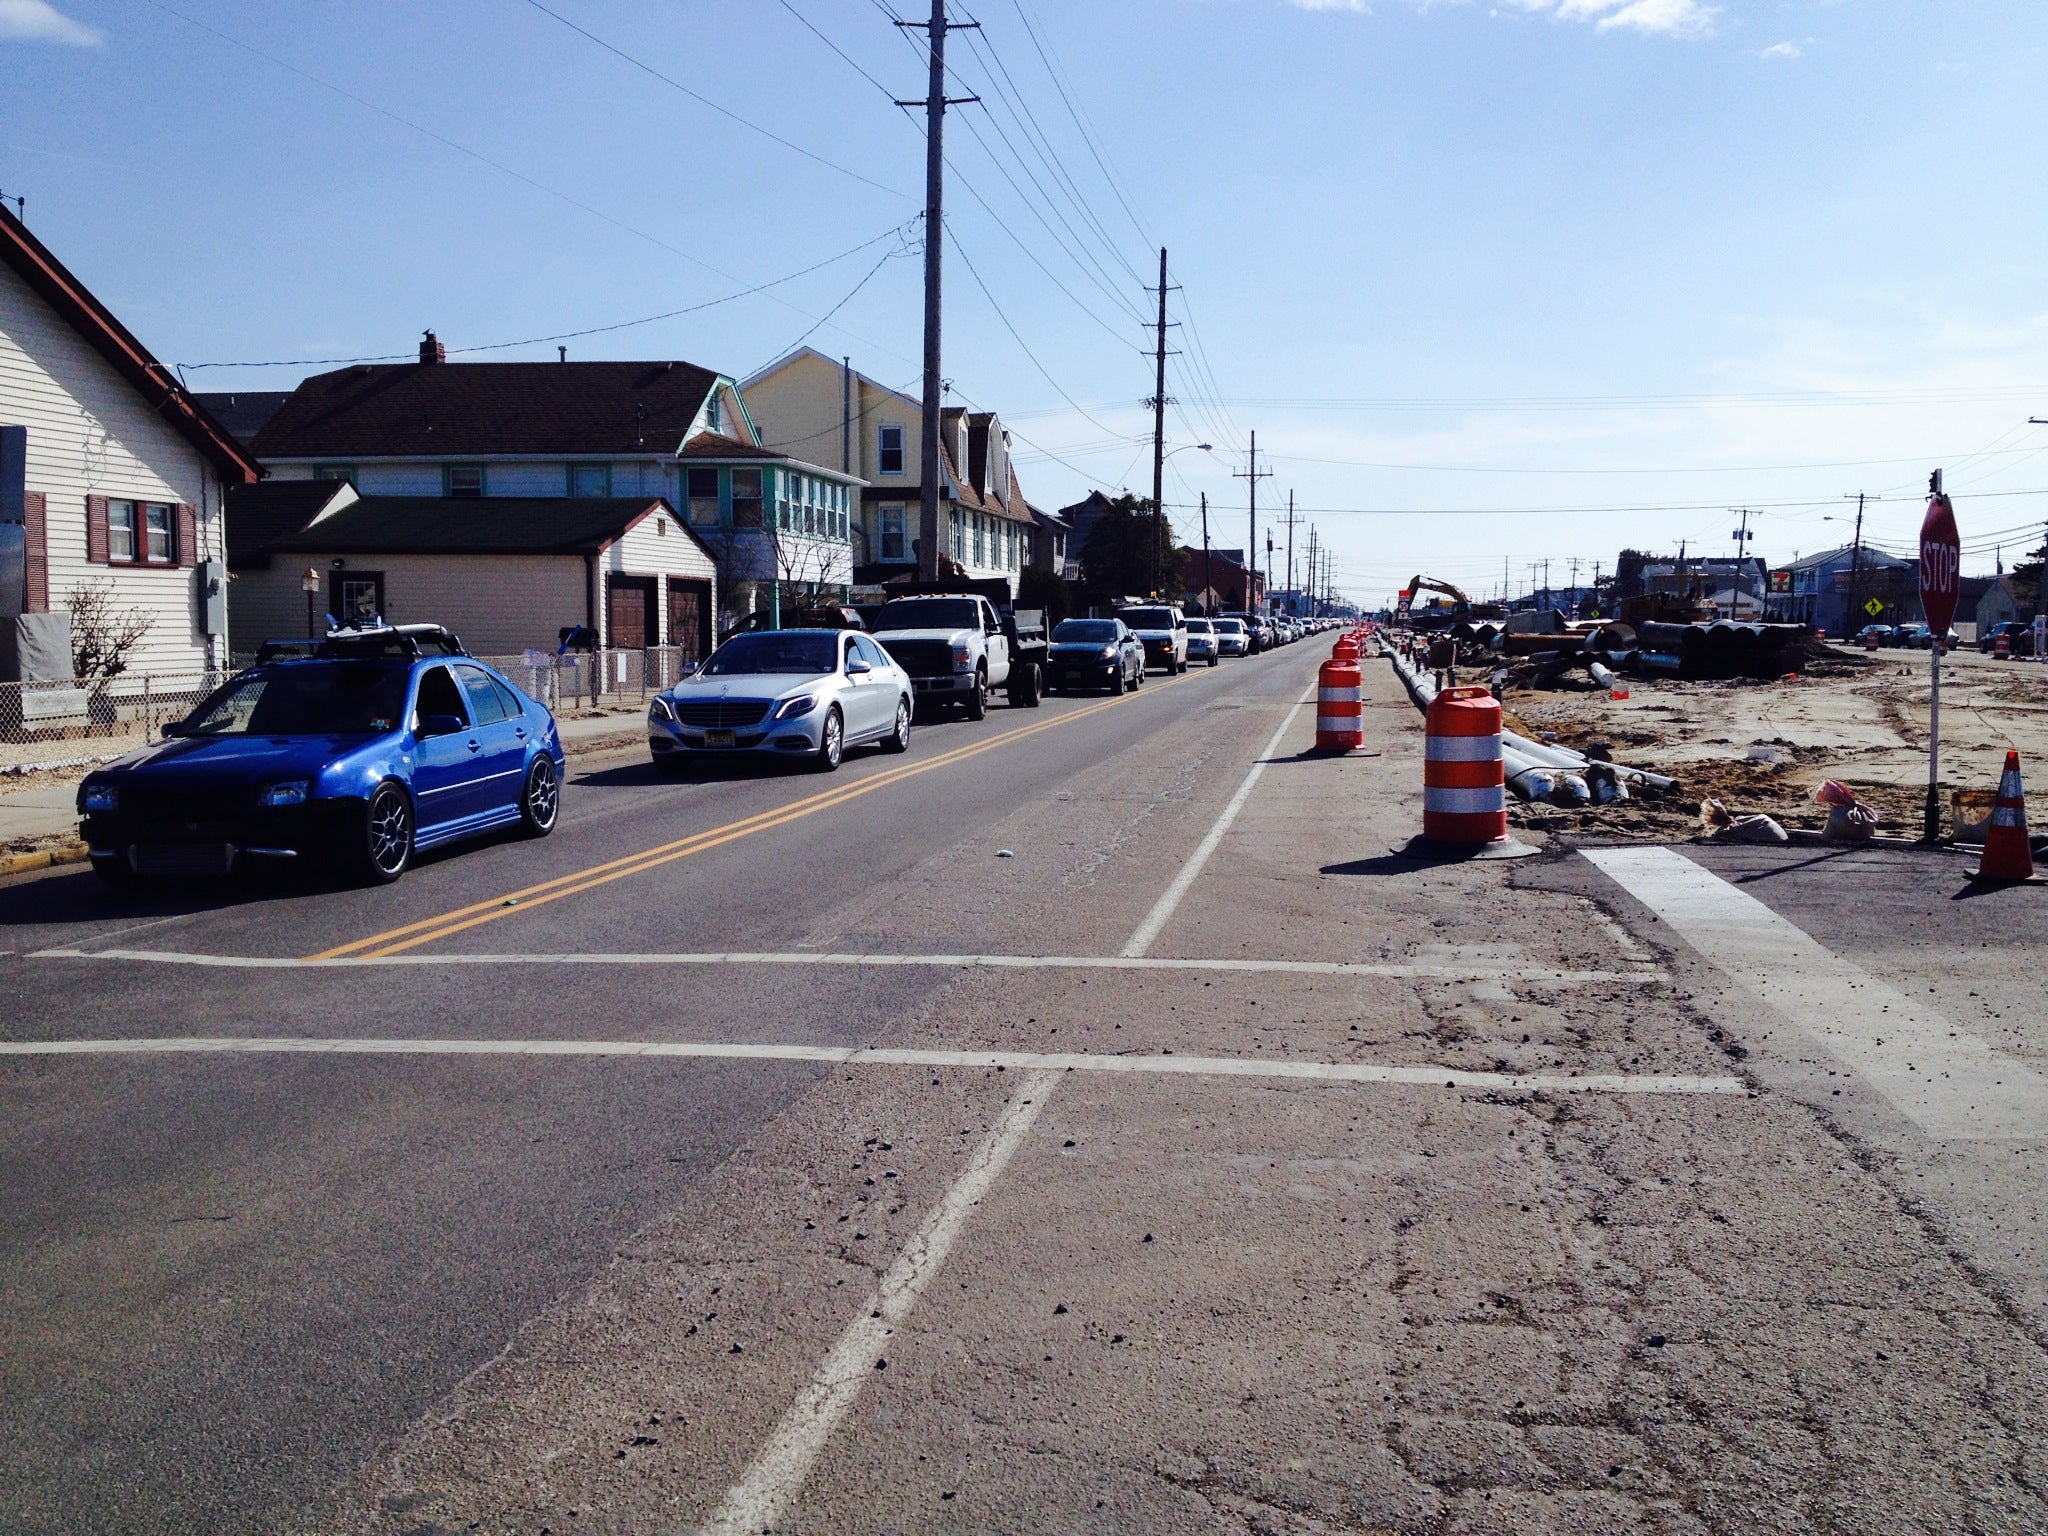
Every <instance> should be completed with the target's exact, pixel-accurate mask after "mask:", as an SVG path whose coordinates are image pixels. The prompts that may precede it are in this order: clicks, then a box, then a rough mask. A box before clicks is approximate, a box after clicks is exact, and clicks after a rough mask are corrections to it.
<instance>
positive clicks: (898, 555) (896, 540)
mask: <svg viewBox="0 0 2048 1536" xmlns="http://www.w3.org/2000/svg"><path fill="white" fill-rule="evenodd" d="M882 558H883V559H884V560H907V559H909V558H910V557H909V556H908V555H907V554H905V553H904V545H903V509H902V508H901V507H884V508H882Z"/></svg>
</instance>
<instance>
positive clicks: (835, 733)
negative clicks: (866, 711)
mask: <svg viewBox="0 0 2048 1536" xmlns="http://www.w3.org/2000/svg"><path fill="white" fill-rule="evenodd" d="M845 756H846V723H845V721H843V720H842V719H841V718H840V716H839V710H838V708H837V707H836V706H835V707H834V708H832V709H829V710H827V711H826V712H825V724H824V727H823V729H821V730H820V731H819V732H818V754H817V756H816V757H814V758H813V759H812V760H811V765H812V766H813V767H814V768H816V769H817V770H818V772H820V773H831V772H832V771H833V770H835V769H836V768H838V766H839V763H840V760H841V759H842V758H844V757H845Z"/></svg>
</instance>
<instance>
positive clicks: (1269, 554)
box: [1266, 528, 1273, 602]
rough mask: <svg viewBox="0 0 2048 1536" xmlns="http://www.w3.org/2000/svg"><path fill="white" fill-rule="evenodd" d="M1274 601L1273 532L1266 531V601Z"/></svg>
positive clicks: (1270, 530)
mask: <svg viewBox="0 0 2048 1536" xmlns="http://www.w3.org/2000/svg"><path fill="white" fill-rule="evenodd" d="M1272 599H1273V530H1272V529H1270V528H1268V529H1267V530H1266V600H1267V601H1268V602H1271V601H1272Z"/></svg>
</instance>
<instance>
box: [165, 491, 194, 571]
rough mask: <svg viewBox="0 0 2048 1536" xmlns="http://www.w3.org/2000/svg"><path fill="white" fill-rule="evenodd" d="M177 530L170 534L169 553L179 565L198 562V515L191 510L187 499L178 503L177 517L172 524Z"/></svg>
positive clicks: (192, 564)
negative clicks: (170, 544)
mask: <svg viewBox="0 0 2048 1536" xmlns="http://www.w3.org/2000/svg"><path fill="white" fill-rule="evenodd" d="M174 526H175V527H176V528H177V530H178V531H177V532H176V533H174V534H172V535H171V538H172V541H173V542H172V546H171V555H172V557H173V558H174V559H175V560H176V561H177V562H178V564H179V565H181V566H194V565H197V564H198V563H199V516H198V514H197V513H195V512H194V511H193V510H192V504H191V503H190V502H189V501H181V502H179V503H178V517H177V522H176V524H175V525H174Z"/></svg>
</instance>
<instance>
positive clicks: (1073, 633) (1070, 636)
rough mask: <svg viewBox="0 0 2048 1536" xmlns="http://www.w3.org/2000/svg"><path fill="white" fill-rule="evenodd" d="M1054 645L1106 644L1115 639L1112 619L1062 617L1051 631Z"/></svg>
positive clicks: (1114, 626) (1114, 624) (1114, 625)
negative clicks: (1057, 625)
mask: <svg viewBox="0 0 2048 1536" xmlns="http://www.w3.org/2000/svg"><path fill="white" fill-rule="evenodd" d="M1052 638H1053V643H1054V644H1055V645H1108V644H1109V643H1110V642H1111V641H1112V640H1114V639H1116V622H1115V620H1113V619H1062V620H1060V626H1059V628H1058V629H1055V630H1054V631H1053V632H1052Z"/></svg>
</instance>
